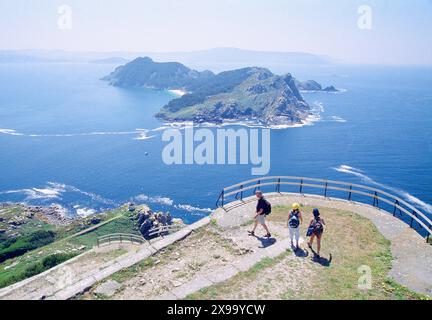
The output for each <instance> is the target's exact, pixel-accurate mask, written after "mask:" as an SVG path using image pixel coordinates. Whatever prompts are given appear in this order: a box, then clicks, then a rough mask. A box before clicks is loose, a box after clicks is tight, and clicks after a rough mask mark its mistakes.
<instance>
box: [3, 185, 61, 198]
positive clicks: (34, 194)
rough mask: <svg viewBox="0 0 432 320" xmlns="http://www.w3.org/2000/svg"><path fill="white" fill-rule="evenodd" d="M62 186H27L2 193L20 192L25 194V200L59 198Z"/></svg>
mask: <svg viewBox="0 0 432 320" xmlns="http://www.w3.org/2000/svg"><path fill="white" fill-rule="evenodd" d="M64 191H65V190H64V188H63V187H61V186H55V187H46V188H28V189H19V190H9V191H5V192H2V193H3V194H14V193H21V194H24V195H25V196H26V199H25V201H29V200H48V199H60V197H61V194H62V193H63V192H64Z"/></svg>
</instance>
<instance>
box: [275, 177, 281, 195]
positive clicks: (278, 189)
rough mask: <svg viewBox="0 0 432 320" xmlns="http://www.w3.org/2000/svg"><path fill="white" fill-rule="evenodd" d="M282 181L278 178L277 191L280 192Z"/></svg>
mask: <svg viewBox="0 0 432 320" xmlns="http://www.w3.org/2000/svg"><path fill="white" fill-rule="evenodd" d="M280 182H281V179H280V178H278V182H277V185H276V192H277V193H280Z"/></svg>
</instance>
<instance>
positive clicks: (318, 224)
mask: <svg viewBox="0 0 432 320" xmlns="http://www.w3.org/2000/svg"><path fill="white" fill-rule="evenodd" d="M323 231H324V226H323V224H322V223H321V219H320V218H318V219H315V222H314V224H313V232H314V233H315V234H318V235H320V234H321V233H323Z"/></svg>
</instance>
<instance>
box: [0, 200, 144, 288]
mask: <svg viewBox="0 0 432 320" xmlns="http://www.w3.org/2000/svg"><path fill="white" fill-rule="evenodd" d="M0 213H1V217H3V220H7V219H9V218H10V217H17V216H20V215H23V214H24V212H23V210H22V208H20V207H9V208H7V209H2V210H1V212H0ZM133 215H134V213H133V212H129V211H128V210H127V207H126V206H123V207H120V208H118V209H114V210H110V211H107V212H104V213H102V214H98V215H95V216H91V217H87V218H86V219H81V220H77V221H73V222H72V223H70V224H69V225H67V226H53V225H49V224H46V223H44V222H43V221H40V220H38V219H36V217H32V218H31V219H27V220H26V223H24V224H22V225H20V226H19V227H18V228H17V229H15V230H16V232H17V234H18V235H16V236H13V237H8V236H7V235H5V234H0V288H2V287H5V286H8V285H10V284H13V283H15V282H18V281H21V280H23V279H26V278H28V277H31V276H34V275H36V274H39V273H41V272H43V271H45V270H48V269H49V268H52V267H53V266H55V265H57V264H60V263H62V262H64V261H66V260H68V259H70V258H72V257H74V256H76V255H78V254H81V253H83V252H85V251H87V250H89V249H91V248H92V247H93V246H94V245H96V243H97V238H98V237H99V236H101V235H106V234H111V233H117V232H123V233H133V234H139V231H138V230H137V228H136V227H135V226H134V222H133V220H132V219H131V218H132V216H133ZM9 216H10V217H9ZM3 222H4V221H3ZM90 228H92V229H90ZM93 228H94V229H93ZM85 230H90V231H89V232H85ZM83 231H84V232H83Z"/></svg>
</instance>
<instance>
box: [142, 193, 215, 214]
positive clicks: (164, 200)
mask: <svg viewBox="0 0 432 320" xmlns="http://www.w3.org/2000/svg"><path fill="white" fill-rule="evenodd" d="M134 200H135V201H138V202H147V203H155V204H159V205H165V206H169V207H173V208H175V209H178V210H182V211H187V212H188V213H190V214H197V213H201V214H204V213H211V212H212V209H210V208H199V207H194V206H192V205H189V204H176V203H174V200H172V199H171V198H168V197H162V196H149V195H146V194H140V195H138V196H136V197H135V198H134Z"/></svg>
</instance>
